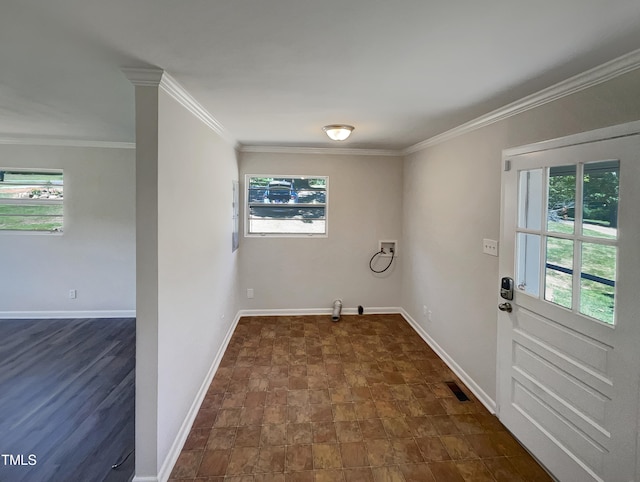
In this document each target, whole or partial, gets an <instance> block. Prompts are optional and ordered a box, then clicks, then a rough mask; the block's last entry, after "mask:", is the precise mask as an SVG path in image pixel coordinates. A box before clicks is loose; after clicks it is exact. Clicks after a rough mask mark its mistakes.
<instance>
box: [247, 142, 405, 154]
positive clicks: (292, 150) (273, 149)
mask: <svg viewBox="0 0 640 482" xmlns="http://www.w3.org/2000/svg"><path fill="white" fill-rule="evenodd" d="M238 150H239V152H241V153H245V152H257V153H260V154H322V155H336V156H384V157H401V156H402V151H400V150H393V149H358V148H350V147H285V146H253V145H243V144H240V145H239V148H238Z"/></svg>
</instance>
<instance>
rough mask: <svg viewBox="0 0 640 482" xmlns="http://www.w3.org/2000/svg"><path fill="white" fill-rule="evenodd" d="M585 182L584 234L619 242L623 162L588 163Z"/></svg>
mask: <svg viewBox="0 0 640 482" xmlns="http://www.w3.org/2000/svg"><path fill="white" fill-rule="evenodd" d="M582 182H583V184H582V186H583V187H582V202H583V207H582V218H583V219H582V234H583V235H584V236H592V237H595V238H608V239H616V238H617V236H618V188H619V184H620V161H602V162H592V163H589V164H585V165H584V176H583V179H582Z"/></svg>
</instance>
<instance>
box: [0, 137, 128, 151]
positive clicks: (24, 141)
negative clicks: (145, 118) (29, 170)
mask: <svg viewBox="0 0 640 482" xmlns="http://www.w3.org/2000/svg"><path fill="white" fill-rule="evenodd" d="M0 144H5V145H14V146H47V147H99V148H109V149H135V148H136V143H135V142H115V141H83V140H78V139H63V138H46V137H42V138H41V137H0Z"/></svg>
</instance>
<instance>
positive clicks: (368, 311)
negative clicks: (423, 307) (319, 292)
mask: <svg viewBox="0 0 640 482" xmlns="http://www.w3.org/2000/svg"><path fill="white" fill-rule="evenodd" d="M403 311H404V310H403V309H402V308H395V307H390V308H389V307H387V308H381V307H372V308H368V307H367V308H365V309H364V314H365V315H380V314H389V313H398V314H402V312H403ZM332 312H333V309H332V308H293V309H269V310H240V311H239V312H238V314H239V316H241V317H242V316H304V315H327V316H330V315H331V313H332ZM342 314H343V315H356V314H358V308H344V307H343V308H342Z"/></svg>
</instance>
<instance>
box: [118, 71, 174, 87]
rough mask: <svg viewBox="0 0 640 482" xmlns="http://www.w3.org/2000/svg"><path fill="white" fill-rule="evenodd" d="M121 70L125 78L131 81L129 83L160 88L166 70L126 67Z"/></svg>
mask: <svg viewBox="0 0 640 482" xmlns="http://www.w3.org/2000/svg"><path fill="white" fill-rule="evenodd" d="M120 70H121V71H122V73H123V74H124V76H125V77H126V78H127V79H129V82H131V83H132V84H133V85H136V86H141V87H158V86H159V85H160V81H161V80H162V75H163V74H164V70H162V69H145V68H142V69H140V68H136V67H124V68H122V69H120Z"/></svg>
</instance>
